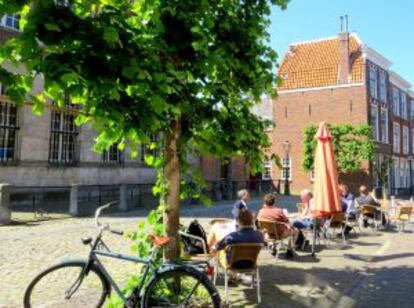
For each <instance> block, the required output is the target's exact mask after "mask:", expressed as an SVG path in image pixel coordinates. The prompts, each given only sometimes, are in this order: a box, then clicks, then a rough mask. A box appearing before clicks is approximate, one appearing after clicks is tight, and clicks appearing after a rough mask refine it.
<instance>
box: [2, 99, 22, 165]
mask: <svg viewBox="0 0 414 308" xmlns="http://www.w3.org/2000/svg"><path fill="white" fill-rule="evenodd" d="M17 130H18V127H17V107H16V106H15V105H13V104H9V103H4V102H1V101H0V162H7V161H12V160H14V159H15V147H16V135H17Z"/></svg>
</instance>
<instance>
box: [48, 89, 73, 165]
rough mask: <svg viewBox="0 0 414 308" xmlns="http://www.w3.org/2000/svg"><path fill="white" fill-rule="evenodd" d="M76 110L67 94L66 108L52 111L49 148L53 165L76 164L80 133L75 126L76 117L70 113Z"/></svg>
mask: <svg viewBox="0 0 414 308" xmlns="http://www.w3.org/2000/svg"><path fill="white" fill-rule="evenodd" d="M54 105H56V104H55V103H54ZM75 108H76V106H75V105H73V104H71V102H70V97H69V96H68V95H67V94H65V101H64V108H61V110H53V111H52V127H51V131H50V148H49V162H51V163H62V164H73V163H75V162H76V147H77V138H78V133H79V132H78V128H77V127H76V126H75V115H74V114H72V113H71V112H70V110H71V109H72V110H73V109H75Z"/></svg>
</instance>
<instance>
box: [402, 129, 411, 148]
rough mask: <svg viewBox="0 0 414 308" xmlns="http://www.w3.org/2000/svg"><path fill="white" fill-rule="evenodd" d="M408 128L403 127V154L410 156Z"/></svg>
mask: <svg viewBox="0 0 414 308" xmlns="http://www.w3.org/2000/svg"><path fill="white" fill-rule="evenodd" d="M408 134H409V132H408V127H407V126H403V154H408V149H409V142H410V141H409V136H408Z"/></svg>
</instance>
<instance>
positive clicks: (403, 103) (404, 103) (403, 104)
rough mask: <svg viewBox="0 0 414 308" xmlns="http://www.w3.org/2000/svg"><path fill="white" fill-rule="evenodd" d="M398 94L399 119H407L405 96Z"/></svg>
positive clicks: (404, 94)
mask: <svg viewBox="0 0 414 308" xmlns="http://www.w3.org/2000/svg"><path fill="white" fill-rule="evenodd" d="M400 93H401V97H400V104H401V117H402V118H404V119H408V108H407V94H406V93H404V92H402V91H401V92H400Z"/></svg>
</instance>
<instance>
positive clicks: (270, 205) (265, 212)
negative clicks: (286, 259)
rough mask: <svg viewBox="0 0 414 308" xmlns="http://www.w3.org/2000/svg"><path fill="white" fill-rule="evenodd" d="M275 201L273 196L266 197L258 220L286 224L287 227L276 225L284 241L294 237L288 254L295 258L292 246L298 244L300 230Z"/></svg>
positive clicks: (290, 242) (267, 195)
mask: <svg viewBox="0 0 414 308" xmlns="http://www.w3.org/2000/svg"><path fill="white" fill-rule="evenodd" d="M275 199H276V198H275V196H274V195H273V194H266V195H265V196H264V198H263V207H262V208H261V209H260V211H259V214H258V215H257V220H259V221H260V220H265V221H271V222H275V223H276V222H283V223H285V225H282V224H278V225H276V230H277V233H278V235H279V236H280V238H282V239H284V238H288V237H292V235H293V237H292V240H291V241H289V243H288V251H287V253H286V255H287V256H293V251H292V246H293V244H294V243H296V240H297V237H298V235H299V230H298V229H296V228H295V227H293V226H292V225H291V224H290V221H289V219H288V218H287V217H286V215H285V214H284V213H283V211H282V209H280V208H277V207H276V205H275ZM301 244H302V243H301ZM300 246H302V245H300Z"/></svg>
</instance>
